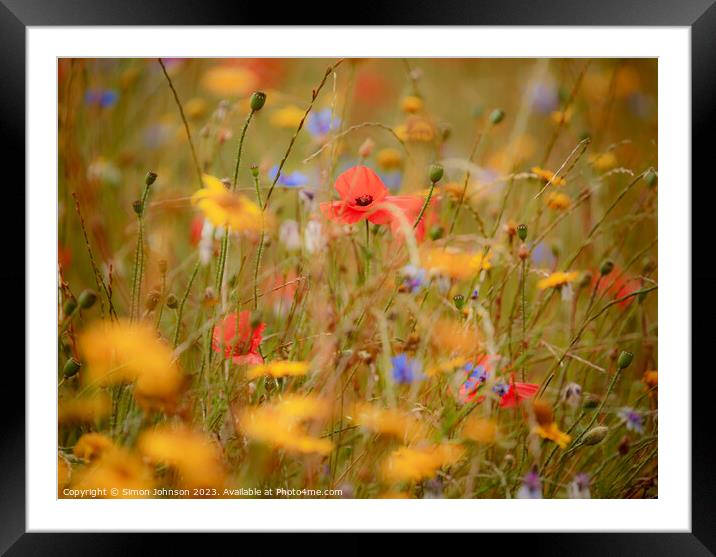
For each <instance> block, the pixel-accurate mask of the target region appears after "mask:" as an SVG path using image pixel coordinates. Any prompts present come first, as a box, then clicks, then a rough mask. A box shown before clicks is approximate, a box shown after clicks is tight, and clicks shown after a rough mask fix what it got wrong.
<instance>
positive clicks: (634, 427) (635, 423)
mask: <svg viewBox="0 0 716 557" xmlns="http://www.w3.org/2000/svg"><path fill="white" fill-rule="evenodd" d="M619 417H620V418H621V419H622V420H623V421H624V424H625V425H626V428H627V430H628V431H636V432H638V433H644V416H642V415H641V413H640V412H637V411H636V410H634V409H632V408H629V407H625V408H622V409H621V410H619Z"/></svg>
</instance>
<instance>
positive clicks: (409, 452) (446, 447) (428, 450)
mask: <svg viewBox="0 0 716 557" xmlns="http://www.w3.org/2000/svg"><path fill="white" fill-rule="evenodd" d="M464 453H465V450H464V449H463V448H462V447H461V446H459V445H452V444H448V443H442V444H440V445H434V446H431V447H400V448H399V449H396V450H395V451H393V452H392V453H391V454H390V455H388V457H387V459H386V460H385V461H384V462H383V467H382V477H383V479H384V480H386V481H387V482H402V481H420V480H426V479H429V478H432V477H433V476H435V474H436V473H437V471H438V470H439V469H440V468H442V467H444V466H451V465H453V464H455V463H456V462H458V461H459V460H460V459H461V458H462V456H463V454H464Z"/></svg>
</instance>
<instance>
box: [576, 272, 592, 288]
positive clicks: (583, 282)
mask: <svg viewBox="0 0 716 557" xmlns="http://www.w3.org/2000/svg"><path fill="white" fill-rule="evenodd" d="M591 282H592V273H590V272H589V271H585V272H584V273H582V278H580V279H579V287H580V288H586V287H587V286H589V285H590V283H591Z"/></svg>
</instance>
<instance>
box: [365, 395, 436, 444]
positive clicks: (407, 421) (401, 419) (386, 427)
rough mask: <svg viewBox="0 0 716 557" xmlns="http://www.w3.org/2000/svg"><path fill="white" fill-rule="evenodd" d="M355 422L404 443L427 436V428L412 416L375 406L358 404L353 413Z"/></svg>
mask: <svg viewBox="0 0 716 557" xmlns="http://www.w3.org/2000/svg"><path fill="white" fill-rule="evenodd" d="M351 415H352V417H353V421H354V422H355V423H356V424H358V425H360V426H361V427H363V428H365V429H368V430H370V431H374V432H376V433H381V434H383V435H391V436H393V437H397V438H398V439H400V440H401V441H403V442H409V441H413V440H415V439H417V438H420V437H423V436H424V435H425V434H426V428H425V426H424V425H423V424H422V423H420V421H418V420H417V419H415V418H414V417H413V416H411V415H410V414H405V413H403V412H400V411H398V410H388V409H385V408H380V407H379V406H377V405H375V404H368V403H358V404H356V405H355V406H354V407H353V409H352V412H351Z"/></svg>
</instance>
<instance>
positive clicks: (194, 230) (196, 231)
mask: <svg viewBox="0 0 716 557" xmlns="http://www.w3.org/2000/svg"><path fill="white" fill-rule="evenodd" d="M203 228H204V217H203V216H201V215H196V216H195V217H194V218H193V219H192V221H191V228H190V229H189V241H190V242H191V245H192V246H198V245H199V242H200V241H201V231H202V230H203Z"/></svg>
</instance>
